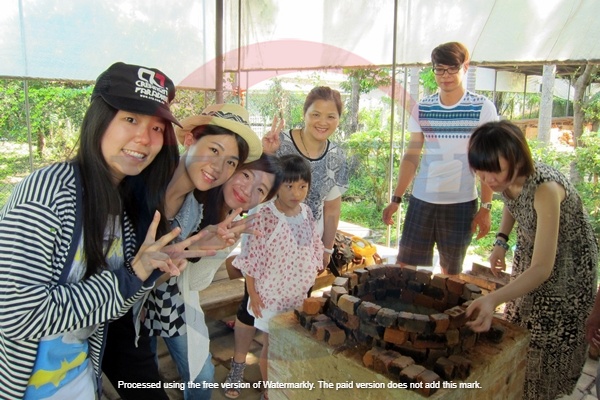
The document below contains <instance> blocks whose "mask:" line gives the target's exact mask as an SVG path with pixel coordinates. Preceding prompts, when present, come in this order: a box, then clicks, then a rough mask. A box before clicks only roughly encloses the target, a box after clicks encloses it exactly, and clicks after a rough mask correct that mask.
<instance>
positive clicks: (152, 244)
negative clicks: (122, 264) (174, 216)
mask: <svg viewBox="0 0 600 400" xmlns="http://www.w3.org/2000/svg"><path fill="white" fill-rule="evenodd" d="M159 222H160V213H159V212H158V211H156V212H155V213H154V218H152V223H151V224H150V227H149V228H148V232H147V233H146V238H145V239H144V243H142V246H141V247H140V249H139V251H138V252H137V254H136V255H135V257H134V259H133V262H132V263H131V266H132V268H133V270H134V272H135V274H136V275H137V277H138V278H140V279H141V280H142V281H145V280H146V279H148V277H149V276H150V274H151V273H152V271H154V270H155V269H159V270H161V271H163V272H167V273H169V274H171V275H174V276H178V275H179V273H180V271H179V268H184V267H185V266H184V265H181V262H180V261H177V260H176V262H173V261H172V260H171V257H170V256H169V254H167V253H166V252H164V251H163V250H164V248H165V246H167V245H168V244H169V243H170V242H171V241H172V240H173V239H175V238H176V237H177V236H178V235H179V232H180V231H181V229H179V228H175V229H173V230H172V231H171V232H169V233H167V234H166V235H164V236H163V237H161V238H160V239H159V240H158V241H156V240H155V237H156V229H157V228H158V223H159Z"/></svg>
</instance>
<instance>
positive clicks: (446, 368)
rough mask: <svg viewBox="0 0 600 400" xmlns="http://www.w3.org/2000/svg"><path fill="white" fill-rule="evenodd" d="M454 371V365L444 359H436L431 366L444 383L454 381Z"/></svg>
mask: <svg viewBox="0 0 600 400" xmlns="http://www.w3.org/2000/svg"><path fill="white" fill-rule="evenodd" d="M455 369H456V364H455V363H453V362H452V361H450V360H449V359H448V358H446V357H440V358H438V359H437V361H436V362H435V365H434V366H433V370H434V371H435V372H436V373H437V374H438V375H439V376H441V377H442V378H443V379H444V380H446V381H451V380H453V379H454V377H455V373H454V370H455Z"/></svg>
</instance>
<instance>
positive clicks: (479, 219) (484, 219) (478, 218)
mask: <svg viewBox="0 0 600 400" xmlns="http://www.w3.org/2000/svg"><path fill="white" fill-rule="evenodd" d="M491 214H492V212H491V211H490V210H488V209H487V208H480V209H479V211H477V214H475V217H474V218H473V222H472V223H471V232H472V233H475V232H477V228H479V232H478V233H477V237H476V239H481V238H482V237H484V236H485V235H487V234H488V233H489V232H490V228H491V226H492V215H491Z"/></svg>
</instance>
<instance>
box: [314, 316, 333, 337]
mask: <svg viewBox="0 0 600 400" xmlns="http://www.w3.org/2000/svg"><path fill="white" fill-rule="evenodd" d="M328 326H335V323H334V322H333V321H331V320H330V321H323V322H314V323H313V324H312V327H311V330H310V332H311V334H312V335H313V336H314V337H315V339H317V340H324V339H325V332H326V330H325V328H326V327H328Z"/></svg>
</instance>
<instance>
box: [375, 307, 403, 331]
mask: <svg viewBox="0 0 600 400" xmlns="http://www.w3.org/2000/svg"><path fill="white" fill-rule="evenodd" d="M375 321H376V322H377V323H378V324H379V325H381V326H383V327H385V328H389V327H394V326H397V325H398V312H397V311H394V310H392V309H389V308H382V309H380V310H379V311H378V312H377V315H375Z"/></svg>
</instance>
